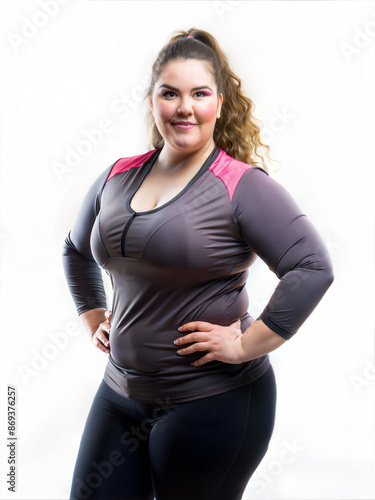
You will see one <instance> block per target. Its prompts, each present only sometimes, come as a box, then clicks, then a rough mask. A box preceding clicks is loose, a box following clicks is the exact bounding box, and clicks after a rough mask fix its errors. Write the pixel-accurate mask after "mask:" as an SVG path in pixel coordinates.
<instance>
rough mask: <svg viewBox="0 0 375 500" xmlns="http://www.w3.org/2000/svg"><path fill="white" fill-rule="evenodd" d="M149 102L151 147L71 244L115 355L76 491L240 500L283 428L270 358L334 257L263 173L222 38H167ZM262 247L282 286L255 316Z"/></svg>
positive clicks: (69, 256) (81, 285) (131, 160)
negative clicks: (253, 271)
mask: <svg viewBox="0 0 375 500" xmlns="http://www.w3.org/2000/svg"><path fill="white" fill-rule="evenodd" d="M148 100H149V106H150V113H151V116H152V119H153V133H152V149H151V150H149V151H147V152H145V153H144V152H143V153H141V154H138V155H135V156H124V157H123V158H120V159H118V160H117V161H115V162H114V163H113V164H111V165H110V166H109V167H108V168H107V169H105V170H104V171H103V173H102V174H101V175H100V176H99V177H98V179H97V180H96V181H95V182H94V183H93V185H92V187H91V189H90V190H89V192H88V193H87V195H86V198H85V200H84V202H83V205H82V208H81V210H80V212H79V214H78V217H77V220H76V222H75V225H74V227H73V229H72V231H71V232H70V233H69V235H68V237H67V239H66V241H65V245H64V252H63V254H64V257H63V259H64V269H65V273H66V277H67V281H68V284H69V287H70V291H71V293H72V296H73V299H74V301H75V304H76V307H77V311H78V314H79V315H80V318H81V319H82V321H83V323H84V325H85V327H86V328H87V330H88V332H89V334H90V338H91V340H92V342H93V344H94V345H95V346H96V347H97V348H98V349H100V350H101V351H103V353H106V354H107V355H108V363H107V367H106V370H105V373H104V377H103V381H102V382H101V385H100V387H99V389H98V392H97V394H96V396H95V398H94V401H93V403H92V407H91V410H90V412H89V415H88V419H87V423H86V426H85V429H84V432H83V436H82V440H81V444H80V449H79V453H78V457H77V462H76V466H75V471H74V477H73V481H72V487H71V497H70V498H71V499H80V500H82V499H101V500H105V499H108V500H120V499H121V500H152V499H153V498H155V499H156V500H240V499H241V497H242V494H243V491H244V489H245V487H246V485H247V483H248V481H249V479H250V477H251V475H252V474H253V472H254V470H255V469H256V467H257V466H258V464H259V463H260V461H261V460H262V458H263V456H264V454H265V452H266V450H267V447H268V443H269V440H270V438H271V435H272V430H273V426H274V418H275V403H276V386H275V378H274V373H273V369H272V366H271V364H270V360H269V356H268V353H269V352H271V351H273V350H275V349H277V348H278V347H280V346H281V345H282V344H284V343H285V342H286V341H287V340H289V339H290V338H291V337H292V336H293V335H294V334H295V333H296V332H297V330H298V329H299V327H300V326H301V325H302V323H303V322H304V321H305V320H306V318H307V317H308V316H309V314H310V313H311V312H312V310H313V309H314V308H315V306H316V305H317V304H318V302H319V301H320V299H321V298H322V296H323V295H324V293H325V292H326V290H327V289H328V287H329V286H330V284H331V282H332V280H333V274H332V266H331V261H330V257H329V254H328V252H327V248H326V246H325V244H324V242H323V241H322V238H321V237H320V236H319V234H318V233H317V231H316V229H315V228H314V226H313V225H312V224H311V223H310V221H309V219H308V218H307V217H306V215H305V214H304V213H303V212H302V211H301V209H300V208H299V207H298V206H297V204H296V203H295V202H294V200H293V199H292V198H291V196H290V195H289V194H288V193H287V192H286V190H285V189H284V188H283V187H282V186H281V185H280V184H278V183H277V182H276V181H274V180H273V179H271V177H270V176H269V175H268V173H267V171H266V166H265V164H264V159H263V157H262V155H261V154H260V153H259V150H260V148H261V147H262V146H264V145H263V144H262V142H261V140H260V130H259V128H258V126H257V125H256V123H255V120H254V118H253V116H252V101H251V100H250V99H249V98H247V97H245V96H244V95H243V93H242V90H241V83H240V79H239V78H238V77H237V76H236V75H235V74H234V73H233V72H232V71H231V69H230V67H229V65H228V62H227V59H226V57H225V55H224V54H223V52H222V51H221V50H220V48H219V46H218V44H217V41H216V40H215V38H214V37H213V36H212V35H210V34H209V33H207V32H205V31H202V30H198V29H195V28H194V29H191V30H189V31H187V32H184V31H182V32H179V33H177V34H175V35H174V36H173V37H172V38H171V39H170V41H169V42H168V43H167V44H166V45H165V46H164V47H163V48H162V49H161V51H160V53H159V55H158V57H157V59H156V61H155V63H154V65H153V71H152V79H151V84H150V88H149V90H148ZM256 256H259V257H260V258H261V259H262V260H264V261H265V262H266V264H267V265H268V266H269V268H270V269H271V270H272V271H273V272H275V273H276V275H277V276H278V278H280V281H279V284H278V286H277V287H276V289H275V291H274V293H273V294H272V296H271V297H270V299H269V302H268V304H267V306H266V307H265V309H264V311H263V312H262V313H261V314H260V316H259V317H258V318H257V319H256V320H254V319H253V318H252V317H251V316H250V315H249V313H248V305H249V304H248V296H247V292H246V280H247V276H248V268H249V266H250V265H251V264H252V263H253V262H254V260H255V259H256ZM101 269H103V270H104V271H106V272H107V273H108V275H109V276H110V278H111V283H112V286H113V302H112V305H111V308H110V309H111V311H108V310H107V302H106V296H105V292H104V287H103V282H102V275H101ZM250 285H251V284H250Z"/></svg>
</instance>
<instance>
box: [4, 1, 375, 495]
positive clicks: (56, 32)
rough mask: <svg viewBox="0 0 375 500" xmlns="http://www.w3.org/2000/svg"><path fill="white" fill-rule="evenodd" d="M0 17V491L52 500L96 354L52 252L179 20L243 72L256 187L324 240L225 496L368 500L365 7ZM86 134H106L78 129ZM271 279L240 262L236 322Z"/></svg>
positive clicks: (137, 136)
mask: <svg viewBox="0 0 375 500" xmlns="http://www.w3.org/2000/svg"><path fill="white" fill-rule="evenodd" d="M47 4H48V5H49V6H50V7H47ZM53 5H54V7H53ZM0 7H1V12H0V16H1V47H2V54H1V63H2V64H1V66H2V67H1V108H0V109H1V225H0V233H1V235H0V236H1V237H0V249H1V315H0V318H1V335H2V337H1V360H0V361H1V385H0V404H1V415H0V432H1V439H0V498H2V499H5V498H15V499H66V498H68V494H69V489H70V480H71V475H72V470H73V467H74V462H75V457H76V453H77V449H78V444H79V439H80V436H81V432H82V428H83V425H84V422H85V419H86V414H87V412H88V410H89V407H90V404H91V401H92V398H93V396H94V394H95V391H96V389H97V387H98V385H99V383H100V381H101V378H102V375H103V371H104V367H105V364H106V359H107V358H106V355H104V354H103V353H100V352H99V351H98V350H95V349H94V348H93V347H92V345H91V344H90V343H89V340H88V337H87V334H86V333H85V332H84V331H83V328H82V327H81V326H80V323H79V319H78V317H77V315H76V312H75V308H74V305H73V302H72V300H71V298H70V295H69V292H68V289H67V286H66V283H65V278H64V276H63V271H62V265H61V249H62V244H63V241H64V238H65V236H66V234H67V233H68V231H69V229H70V228H71V226H72V224H73V222H74V219H75V215H76V213H77V210H78V208H79V206H80V203H81V201H82V199H83V196H84V194H85V192H86V190H87V189H88V187H89V186H90V184H91V183H92V182H93V180H94V179H95V178H96V177H97V175H99V174H100V173H101V172H102V171H103V170H104V169H105V168H107V167H108V166H109V165H110V164H111V163H113V162H114V161H115V160H117V159H118V158H120V157H122V156H131V155H134V154H140V153H143V152H145V151H147V150H148V149H149V148H148V143H147V137H146V134H145V126H144V115H145V112H146V109H147V107H146V105H145V104H143V103H142V101H141V91H142V89H143V88H144V86H145V82H146V81H147V78H148V75H149V72H150V68H151V65H152V63H153V61H154V58H155V57H156V54H157V52H158V50H159V49H160V48H161V46H162V45H163V44H164V43H165V42H166V41H167V39H168V37H169V35H170V34H171V33H172V32H173V31H174V30H178V29H188V28H190V27H192V26H195V27H197V28H201V29H205V30H208V31H210V32H211V33H212V34H213V35H214V36H215V37H216V38H217V39H218V41H219V43H220V44H221V46H222V48H223V50H224V51H225V53H226V54H227V56H228V58H229V61H230V63H231V65H232V67H233V69H234V71H235V72H236V73H237V74H238V75H239V76H240V77H241V78H242V81H243V88H244V90H245V92H246V94H247V95H248V96H249V97H251V98H252V99H253V101H254V102H255V104H256V110H255V116H256V117H257V118H259V119H261V120H262V122H263V123H264V127H265V129H264V140H266V141H267V142H268V143H269V144H270V146H271V156H272V157H273V158H274V159H276V160H279V161H280V162H281V163H282V168H281V169H280V170H279V171H277V172H275V173H273V174H272V176H273V177H274V178H275V179H276V180H278V181H279V182H281V183H282V184H283V185H284V186H285V187H286V188H287V189H288V190H289V191H290V192H291V193H292V195H293V196H294V197H295V199H296V200H297V202H298V203H299V204H300V206H301V207H302V208H303V210H304V211H305V213H306V214H307V215H308V216H309V217H310V219H311V220H312V221H313V222H314V224H315V225H316V226H317V228H318V229H319V231H320V232H321V234H322V235H323V237H324V239H325V241H326V242H327V244H328V247H329V249H330V251H331V253H332V258H333V262H334V268H335V277H336V279H335V282H334V284H333V285H332V287H331V288H330V289H329V291H328V292H327V294H326V296H325V297H324V299H323V300H322V302H321V303H320V304H319V306H318V308H317V309H316V310H315V311H314V313H313V314H312V316H310V318H309V319H308V320H307V321H306V323H305V324H304V325H303V327H302V328H301V329H300V331H299V332H298V334H297V335H296V336H295V337H294V338H293V339H292V340H290V341H289V342H287V343H286V344H284V346H283V347H282V348H280V349H279V350H278V351H276V352H274V353H272V354H271V360H272V363H273V366H274V370H275V372H276V377H277V383H278V406H277V421H276V426H275V430H274V435H273V437H272V440H271V444H270V447H269V450H268V452H267V454H266V456H265V457H264V460H263V461H262V463H261V465H260V466H259V468H258V470H257V472H256V473H255V475H254V476H253V478H252V479H251V481H250V483H249V485H248V487H247V490H246V492H245V494H244V497H243V500H250V499H255V498H257V499H299V500H301V499H368V498H374V482H373V476H374V406H375V405H374V395H375V390H374V378H375V368H374V356H373V319H374V318H373V305H374V291H373V277H374V269H373V267H374V257H373V255H374V248H373V225H374V218H373V213H374V211H373V208H374V206H373V201H374V190H373V180H374V156H375V155H374V133H375V127H374V119H373V117H374V97H373V92H374V91H373V89H374V88H375V87H374V84H375V77H374V54H375V3H374V2H361V1H353V2H350V1H346V2H340V1H337V2H336V1H335V2H325V1H319V2H315V1H311V2H307V1H306V2H302V1H290V2H284V1H277V2H276V1H273V2H268V1H264V2H260V1H242V2H241V1H237V2H234V1H232V2H231V1H221V2H215V1H206V2H198V1H189V2H184V1H166V2H161V1H150V2H146V1H139V2H135V1H130V2H128V1H120V0H118V1H113V0H106V1H105V0H102V1H78V0H70V1H67V0H64V1H63V0H59V1H57V0H39V1H34V0H27V1H25V0H17V1H14V2H12V1H11V0H7V1H4V0H3V1H1V4H0ZM47 11H48V12H49V13H47ZM103 120H104V121H103ZM99 127H102V128H103V127H104V128H105V127H107V128H105V131H103V132H102V133H101V135H100V134H99V133H98V132H97V133H96V135H95V133H93V132H92V131H93V130H94V129H98V128H99ZM103 130H104V129H103ZM90 132H91V139H90V140H91V142H90V143H88V139H87V136H90ZM84 141H86V142H85V143H84ZM85 145H86V146H85ZM72 151H75V154H76V156H75V161H74V162H73V163H74V165H73V163H70V166H69V165H68V162H69V161H70V162H71V161H72V158H68V157H69V154H70V155H72V154H73V153H72ZM78 151H80V153H77V152H78ZM57 162H59V163H60V169H57V168H56V164H57ZM62 164H65V166H66V170H65V171H64V172H63V173H61V165H62ZM276 167H277V164H275V168H276ZM276 282H277V280H276V278H275V277H274V275H272V273H271V272H270V271H269V270H268V268H267V267H266V266H265V265H264V264H263V263H262V262H257V263H256V264H255V265H254V267H253V269H252V270H251V273H250V278H249V283H248V290H249V295H250V299H251V306H250V312H251V313H252V314H253V315H255V314H258V313H259V312H260V311H261V309H262V307H264V305H265V304H266V302H267V300H268V298H269V296H270V295H271V293H272V291H273V288H274V286H275V285H276ZM69 328H70V330H69ZM68 330H69V332H68ZM68 333H69V335H68ZM53 339H54V340H53ZM57 344H58V345H57ZM8 385H15V386H16V388H17V391H18V403H17V412H18V420H17V435H18V444H17V457H18V465H17V492H16V493H15V494H14V493H11V492H8V491H7V485H6V483H5V481H6V473H7V472H8V470H9V469H8V464H7V456H8V452H7V447H6V444H7V441H6V437H7V424H6V418H7V414H6V406H7V386H8ZM290 450H292V451H290ZM182 487H183V485H182ZM176 500H177V499H176ZM228 500H230V499H228Z"/></svg>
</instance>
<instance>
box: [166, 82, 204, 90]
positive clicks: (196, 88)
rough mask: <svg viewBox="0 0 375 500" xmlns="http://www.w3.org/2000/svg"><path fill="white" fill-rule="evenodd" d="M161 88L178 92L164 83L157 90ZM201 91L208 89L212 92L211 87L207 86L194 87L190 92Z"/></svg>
mask: <svg viewBox="0 0 375 500" xmlns="http://www.w3.org/2000/svg"><path fill="white" fill-rule="evenodd" d="M163 87H166V88H167V89H172V90H176V91H177V92H178V91H179V90H178V89H177V88H176V87H172V85H167V84H166V83H163V84H162V85H160V87H159V89H161V88H163ZM202 89H209V90H211V92H213V90H212V89H211V87H209V86H208V85H201V86H200V87H194V88H192V89H191V90H202Z"/></svg>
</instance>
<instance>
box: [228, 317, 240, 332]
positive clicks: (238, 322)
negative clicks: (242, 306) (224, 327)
mask: <svg viewBox="0 0 375 500" xmlns="http://www.w3.org/2000/svg"><path fill="white" fill-rule="evenodd" d="M229 326H232V327H233V328H238V329H239V330H241V320H240V319H237V320H236V321H235V322H234V323H232V324H231V325H229Z"/></svg>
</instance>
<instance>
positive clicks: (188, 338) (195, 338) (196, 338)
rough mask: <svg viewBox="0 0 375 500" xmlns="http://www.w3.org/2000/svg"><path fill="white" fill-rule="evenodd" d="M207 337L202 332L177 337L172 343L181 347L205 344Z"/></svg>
mask: <svg viewBox="0 0 375 500" xmlns="http://www.w3.org/2000/svg"><path fill="white" fill-rule="evenodd" d="M208 338H209V337H208V335H207V333H204V332H193V333H188V334H187V335H185V336H184V337H179V338H178V339H176V340H174V341H173V343H174V344H175V345H182V344H190V342H205V341H207V340H208Z"/></svg>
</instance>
